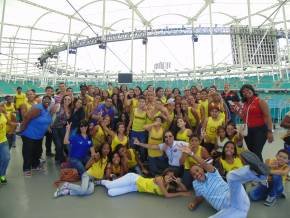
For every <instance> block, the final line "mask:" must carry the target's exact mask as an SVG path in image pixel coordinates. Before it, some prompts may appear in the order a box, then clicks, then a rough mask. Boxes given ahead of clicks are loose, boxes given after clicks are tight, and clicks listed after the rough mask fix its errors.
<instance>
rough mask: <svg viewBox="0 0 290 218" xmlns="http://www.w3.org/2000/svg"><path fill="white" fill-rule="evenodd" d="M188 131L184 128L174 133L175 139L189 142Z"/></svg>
mask: <svg viewBox="0 0 290 218" xmlns="http://www.w3.org/2000/svg"><path fill="white" fill-rule="evenodd" d="M188 132H189V129H185V130H183V131H178V133H177V134H176V140H178V141H184V142H189V136H188Z"/></svg>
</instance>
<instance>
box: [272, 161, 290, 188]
mask: <svg viewBox="0 0 290 218" xmlns="http://www.w3.org/2000/svg"><path fill="white" fill-rule="evenodd" d="M273 161H277V159H275V158H273V159H270V163H271V162H273ZM286 167H288V165H287V164H285V165H283V166H280V167H277V168H271V170H284V169H285V168H286ZM286 179H287V175H285V176H282V182H283V184H285V182H286ZM268 181H272V176H271V175H270V176H269V177H268Z"/></svg>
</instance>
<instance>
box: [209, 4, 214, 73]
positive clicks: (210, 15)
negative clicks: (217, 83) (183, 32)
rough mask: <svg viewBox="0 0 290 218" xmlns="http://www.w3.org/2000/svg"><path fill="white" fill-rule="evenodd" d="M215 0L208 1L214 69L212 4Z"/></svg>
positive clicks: (212, 65) (212, 64)
mask: <svg viewBox="0 0 290 218" xmlns="http://www.w3.org/2000/svg"><path fill="white" fill-rule="evenodd" d="M212 3H213V1H212V0H209V1H208V9H209V23H210V30H209V31H210V54H211V68H212V71H213V68H214V53H213V28H212V11H211V5H212Z"/></svg>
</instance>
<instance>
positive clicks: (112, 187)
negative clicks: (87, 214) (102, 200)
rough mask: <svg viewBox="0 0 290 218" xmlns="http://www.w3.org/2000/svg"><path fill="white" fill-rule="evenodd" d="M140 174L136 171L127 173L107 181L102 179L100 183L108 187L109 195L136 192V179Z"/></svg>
mask: <svg viewBox="0 0 290 218" xmlns="http://www.w3.org/2000/svg"><path fill="white" fill-rule="evenodd" d="M139 176H140V175H138V174H136V173H127V174H126V175H125V176H122V177H120V178H119V179H116V180H113V181H109V180H102V185H104V186H105V187H106V188H107V189H108V195H109V196H118V195H123V194H126V193H130V192H137V191H138V190H137V185H136V181H137V179H138V178H139Z"/></svg>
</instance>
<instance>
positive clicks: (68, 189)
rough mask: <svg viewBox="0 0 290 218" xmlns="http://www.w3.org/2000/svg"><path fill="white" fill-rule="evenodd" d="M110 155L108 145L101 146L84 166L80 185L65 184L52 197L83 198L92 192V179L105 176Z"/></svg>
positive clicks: (93, 187)
mask: <svg viewBox="0 0 290 218" xmlns="http://www.w3.org/2000/svg"><path fill="white" fill-rule="evenodd" d="M109 153H110V145H109V144H103V145H102V146H101V147H100V150H99V151H98V152H97V154H96V155H94V156H92V157H91V159H90V160H89V161H88V163H87V164H86V169H87V171H86V172H84V173H83V175H82V183H81V185H76V184H72V183H68V182H65V183H64V184H63V185H62V186H61V187H60V188H58V189H57V190H56V192H55V193H54V197H55V198H57V197H60V196H65V195H76V196H85V195H90V194H92V193H93V192H94V189H95V185H94V179H102V178H103V177H104V174H105V169H106V166H107V162H108V155H109Z"/></svg>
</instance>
